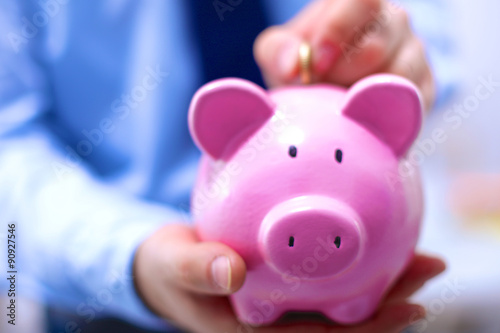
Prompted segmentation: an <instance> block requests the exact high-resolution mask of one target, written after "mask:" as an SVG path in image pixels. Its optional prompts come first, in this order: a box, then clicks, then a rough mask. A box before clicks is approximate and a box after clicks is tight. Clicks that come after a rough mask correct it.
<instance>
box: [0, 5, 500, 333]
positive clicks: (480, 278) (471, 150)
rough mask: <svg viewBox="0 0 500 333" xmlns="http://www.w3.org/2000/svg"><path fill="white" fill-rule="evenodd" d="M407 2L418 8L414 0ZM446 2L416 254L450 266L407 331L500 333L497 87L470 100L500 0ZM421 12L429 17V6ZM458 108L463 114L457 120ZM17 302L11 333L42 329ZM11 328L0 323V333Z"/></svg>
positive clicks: (495, 69) (491, 56) (493, 61)
mask: <svg viewBox="0 0 500 333" xmlns="http://www.w3.org/2000/svg"><path fill="white" fill-rule="evenodd" d="M412 4H413V5H415V6H416V7H418V1H413V2H412ZM443 5H444V6H445V8H446V14H447V16H446V17H445V18H443V19H445V20H446V28H447V29H448V31H449V33H450V34H451V36H452V40H453V46H450V52H453V56H454V61H453V62H451V63H448V64H446V65H448V66H449V73H448V75H449V78H452V79H453V80H454V85H453V91H450V93H451V94H450V97H449V98H448V99H447V100H446V101H445V102H444V103H443V104H441V105H440V106H439V108H437V109H436V110H435V111H434V112H433V114H432V115H431V116H430V117H429V119H428V122H427V125H426V128H425V129H424V131H423V133H422V137H421V142H424V141H425V140H426V139H429V138H432V133H433V132H434V131H435V130H442V131H444V133H445V137H446V140H444V142H441V143H434V144H431V146H426V147H427V148H418V147H417V148H416V149H421V151H422V152H423V156H425V157H424V158H423V160H422V164H421V168H422V174H423V179H424V188H425V195H426V216H425V221H424V227H423V232H422V237H421V241H420V244H419V248H420V249H421V250H423V251H427V252H430V253H433V254H438V255H440V256H442V257H443V258H444V259H445V260H446V262H447V264H448V269H447V271H446V272H445V273H444V274H443V275H441V276H440V277H438V278H436V279H435V280H433V281H432V282H431V283H429V284H428V285H426V286H425V287H424V288H423V289H422V290H421V291H420V292H419V293H418V294H417V295H416V296H415V300H416V301H417V302H420V303H421V304H423V305H424V306H425V307H426V308H427V311H428V317H427V319H426V320H425V321H422V322H419V323H416V324H415V326H414V327H413V328H411V329H408V332H411V333H414V332H432V333H469V332H470V333H499V332H500V110H499V108H500V86H496V87H495V85H494V84H493V85H491V87H490V88H491V91H490V92H491V94H490V96H489V97H488V98H485V99H483V100H480V99H478V98H477V97H475V95H476V91H477V89H478V87H479V86H481V85H482V86H483V87H484V81H489V80H492V81H494V82H498V83H500V64H499V63H498V62H499V56H500V40H499V38H498V32H499V31H500V20H499V19H498V14H499V13H500V2H498V1H489V0H478V1H468V0H445V1H443ZM290 10H291V11H295V9H294V8H291V9H290ZM419 12H420V15H422V13H423V14H426V12H425V8H423V9H420V11H419ZM428 14H429V15H432V13H428ZM234 15H237V12H235V14H234ZM290 15H291V13H283V17H289V16H290ZM222 37H223V36H222ZM499 85H500V84H499ZM457 107H458V108H460V107H462V109H464V110H465V111H463V113H462V114H459V113H457V112H456V111H455V110H457ZM469 109H470V111H469ZM451 117H453V118H451ZM450 119H453V121H451V120H450ZM425 142H428V141H425ZM2 296H3V295H2ZM2 301H3V302H5V301H6V299H1V300H0V303H1V302H2ZM21 302H22V303H21V305H20V306H21V307H20V309H21V310H20V311H19V312H20V317H21V318H22V320H19V325H18V327H16V329H17V330H16V332H45V330H44V325H45V323H46V321H45V312H44V310H43V309H41V308H40V307H39V306H38V305H37V304H34V303H31V302H29V301H27V300H21ZM0 305H1V308H2V309H4V306H5V305H6V304H0ZM8 329H10V327H7V324H6V321H5V320H1V321H0V332H8ZM87 330H88V328H87ZM88 331H90V330H88Z"/></svg>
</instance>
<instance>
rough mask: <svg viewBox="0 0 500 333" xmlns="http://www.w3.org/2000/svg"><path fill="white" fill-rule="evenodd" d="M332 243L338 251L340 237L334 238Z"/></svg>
mask: <svg viewBox="0 0 500 333" xmlns="http://www.w3.org/2000/svg"><path fill="white" fill-rule="evenodd" d="M333 243H334V244H335V246H336V247H337V249H338V248H339V247H340V237H339V236H337V237H335V241H334V242H333Z"/></svg>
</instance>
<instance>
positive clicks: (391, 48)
mask: <svg viewBox="0 0 500 333" xmlns="http://www.w3.org/2000/svg"><path fill="white" fill-rule="evenodd" d="M386 20H388V22H389V23H388V25H386V26H382V25H380V24H374V25H371V26H372V27H373V28H368V26H367V28H365V29H364V30H363V31H362V32H360V34H359V35H357V36H356V37H355V38H354V39H353V40H352V42H351V43H345V44H343V45H342V47H341V50H342V56H341V57H340V58H339V59H338V61H337V62H336V63H335V64H334V66H333V67H332V68H331V69H330V71H329V72H328V76H327V80H328V81H332V82H338V83H339V84H342V85H351V84H353V83H355V82H356V81H358V80H359V79H361V78H363V77H365V76H367V75H370V74H373V73H377V72H388V67H392V64H393V62H394V61H395V60H394V59H397V58H398V57H397V55H399V54H400V53H401V50H403V49H406V45H407V44H409V41H411V40H413V37H411V36H412V34H411V29H410V27H409V24H408V16H407V14H406V12H405V11H403V10H398V11H397V12H395V13H393V14H391V16H390V17H389V18H388V19H386ZM408 59H411V60H412V59H413V58H408V57H406V62H407V61H408ZM398 68H399V67H398Z"/></svg>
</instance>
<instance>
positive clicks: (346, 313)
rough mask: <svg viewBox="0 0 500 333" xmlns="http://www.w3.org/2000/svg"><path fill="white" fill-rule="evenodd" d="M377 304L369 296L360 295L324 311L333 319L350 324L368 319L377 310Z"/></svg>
mask: <svg viewBox="0 0 500 333" xmlns="http://www.w3.org/2000/svg"><path fill="white" fill-rule="evenodd" d="M376 305H377V304H376V303H374V302H373V301H372V300H371V299H370V298H369V297H359V298H355V299H352V300H349V301H346V302H342V303H339V304H337V305H336V306H335V307H333V308H331V309H329V310H325V311H323V312H324V314H325V315H326V316H327V317H329V318H330V319H332V320H333V321H335V322H337V323H340V324H344V325H349V324H356V323H359V322H362V321H364V320H366V319H368V318H369V317H370V316H372V315H373V313H374V312H375V310H376Z"/></svg>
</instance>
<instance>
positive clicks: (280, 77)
mask: <svg viewBox="0 0 500 333" xmlns="http://www.w3.org/2000/svg"><path fill="white" fill-rule="evenodd" d="M301 42H302V38H301V37H300V36H299V35H298V34H297V33H296V32H294V30H291V29H287V28H286V26H274V27H270V28H268V29H266V30H264V31H263V32H262V33H261V34H260V35H259V36H258V37H257V39H256V41H255V44H254V57H255V60H256V61H257V64H258V65H259V67H260V69H261V71H262V75H263V76H264V78H265V79H266V81H267V83H268V85H270V86H280V85H284V84H286V83H290V82H291V81H292V80H293V79H294V78H296V77H297V74H298V71H299V48H300V44H301Z"/></svg>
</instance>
